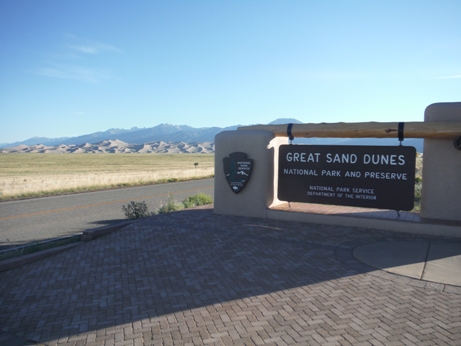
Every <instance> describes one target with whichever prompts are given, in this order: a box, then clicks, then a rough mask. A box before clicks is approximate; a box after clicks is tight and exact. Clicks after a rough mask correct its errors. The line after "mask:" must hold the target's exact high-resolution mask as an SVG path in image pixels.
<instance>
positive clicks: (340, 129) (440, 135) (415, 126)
mask: <svg viewBox="0 0 461 346" xmlns="http://www.w3.org/2000/svg"><path fill="white" fill-rule="evenodd" d="M287 127H288V124H284V125H252V126H242V127H239V128H238V130H265V131H269V132H272V133H273V134H274V135H275V136H277V137H288V133H287ZM398 129H399V123H378V122H366V123H329V124H327V123H320V124H293V126H292V128H291V133H292V135H293V136H294V137H295V138H296V137H298V138H300V137H303V138H313V137H323V138H328V137H329V138H398ZM403 135H404V138H430V139H455V138H457V137H459V136H461V122H408V123H404V130H403Z"/></svg>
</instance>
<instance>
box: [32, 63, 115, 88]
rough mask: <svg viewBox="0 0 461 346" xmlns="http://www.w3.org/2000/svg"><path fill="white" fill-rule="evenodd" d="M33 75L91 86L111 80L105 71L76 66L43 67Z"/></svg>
mask: <svg viewBox="0 0 461 346" xmlns="http://www.w3.org/2000/svg"><path fill="white" fill-rule="evenodd" d="M35 73H36V74H38V75H42V76H46V77H52V78H60V79H73V80H77V81H80V82H86V83H93V84H94V83H100V82H102V81H104V80H108V79H112V76H111V74H110V73H109V72H107V71H104V70H100V69H91V68H87V67H83V66H77V65H55V66H53V67H44V68H40V69H37V70H36V71H35Z"/></svg>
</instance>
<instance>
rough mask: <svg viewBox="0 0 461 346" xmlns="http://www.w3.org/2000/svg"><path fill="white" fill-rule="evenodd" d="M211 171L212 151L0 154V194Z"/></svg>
mask: <svg viewBox="0 0 461 346" xmlns="http://www.w3.org/2000/svg"><path fill="white" fill-rule="evenodd" d="M213 175H214V154H34V153H27V154H0V199H3V200H5V199H11V198H21V197H33V196H43V195H49V194H60V193H66V192H69V193H70V192H81V191H87V190H97V189H100V188H111V187H123V186H135V185H142V184H154V183H159V182H165V181H175V180H187V179H196V178H201V177H208V176H213Z"/></svg>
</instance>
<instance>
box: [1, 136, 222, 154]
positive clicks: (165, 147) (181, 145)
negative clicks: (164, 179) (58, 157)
mask: <svg viewBox="0 0 461 346" xmlns="http://www.w3.org/2000/svg"><path fill="white" fill-rule="evenodd" d="M214 149H215V148H214V143H212V142H202V143H197V142H195V143H185V142H178V143H168V142H162V141H160V142H149V143H144V144H129V143H125V142H123V141H120V140H118V139H109V140H105V141H102V142H98V143H94V144H91V143H85V144H80V145H73V144H70V145H66V144H61V145H57V146H46V145H43V144H37V145H31V146H27V145H18V146H16V147H12V148H5V149H0V153H46V154H71V153H74V154H89V153H93V154H97V153H114V154H116V153H178V154H179V153H204V154H208V153H214Z"/></svg>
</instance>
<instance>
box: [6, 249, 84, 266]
mask: <svg viewBox="0 0 461 346" xmlns="http://www.w3.org/2000/svg"><path fill="white" fill-rule="evenodd" d="M77 245H80V243H72V244H67V245H64V246H59V247H55V248H52V249H47V250H43V251H39V252H34V253H31V254H29V255H24V256H19V257H14V258H10V259H7V260H4V261H0V272H4V271H7V270H10V269H13V268H18V267H22V266H23V265H25V264H28V263H32V262H35V261H38V260H41V259H43V258H46V257H49V256H53V255H56V254H58V253H60V252H63V251H66V250H68V249H71V248H73V247H75V246H77Z"/></svg>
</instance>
